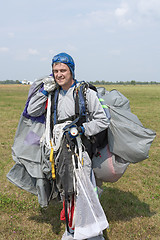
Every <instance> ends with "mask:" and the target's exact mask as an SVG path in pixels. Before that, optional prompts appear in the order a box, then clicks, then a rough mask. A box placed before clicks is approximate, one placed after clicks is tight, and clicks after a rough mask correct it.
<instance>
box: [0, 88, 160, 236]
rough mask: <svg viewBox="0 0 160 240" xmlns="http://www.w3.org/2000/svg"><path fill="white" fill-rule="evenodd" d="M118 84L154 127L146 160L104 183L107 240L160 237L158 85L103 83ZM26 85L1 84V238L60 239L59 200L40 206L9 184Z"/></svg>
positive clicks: (33, 199)
mask: <svg viewBox="0 0 160 240" xmlns="http://www.w3.org/2000/svg"><path fill="white" fill-rule="evenodd" d="M105 87H106V89H107V90H111V89H113V88H116V89H117V90H119V91H120V92H121V93H122V94H124V95H125V96H126V97H127V98H128V99H129V100H130V106H131V109H132V112H133V113H134V114H136V115H137V116H138V117H139V119H140V120H141V122H142V123H143V125H144V126H145V127H147V128H151V129H153V130H155V131H156V133H157V136H156V138H155V140H154V142H153V144H152V146H151V149H150V154H149V159H147V160H145V161H143V162H140V163H137V164H134V165H133V164H132V165H130V166H129V167H128V169H127V171H126V172H125V174H124V175H123V177H122V178H121V179H120V180H119V181H118V182H116V183H104V184H103V190H104V191H103V194H102V197H101V203H102V206H103V208H104V211H105V213H106V216H107V218H108V221H109V224H110V228H109V230H108V231H106V232H105V237H106V239H110V240H121V239H122V240H124V239H125V240H126V239H127V240H130V239H131V240H132V239H139V240H141V239H142V240H146V239H153V240H155V239H156V240H158V239H160V204H159V203H160V110H159V105H160V86H159V85H142V86H139V85H135V86H125V85H124V86H123V85H122V86H120V85H117V86H115V85H114V86H105ZM28 90H29V86H22V85H0V124H1V128H0V129H1V130H0V153H1V161H0V176H1V177H0V239H2V240H6V239H7V240H13V239H14V240H27V239H29V240H30V239H33V240H35V239H40V240H47V239H52V240H59V239H61V236H62V234H63V232H64V229H65V225H64V224H63V223H61V222H60V220H59V214H60V211H61V204H58V203H56V204H53V203H51V204H50V206H49V207H48V208H47V209H46V210H44V209H41V208H40V207H39V204H38V200H37V197H36V196H34V195H32V194H30V193H27V192H25V191H24V190H21V189H19V188H17V187H16V186H14V185H13V184H11V183H10V182H8V180H7V179H6V174H7V173H8V171H9V170H10V168H11V167H12V166H13V165H14V162H13V160H12V157H11V146H12V144H13V141H14V135H15V131H16V128H17V125H18V121H19V118H20V115H21V112H22V111H23V108H24V105H25V101H26V99H27V95H28Z"/></svg>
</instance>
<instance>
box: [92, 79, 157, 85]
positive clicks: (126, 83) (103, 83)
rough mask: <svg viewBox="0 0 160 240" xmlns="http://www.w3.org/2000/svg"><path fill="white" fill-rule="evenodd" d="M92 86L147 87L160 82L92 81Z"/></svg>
mask: <svg viewBox="0 0 160 240" xmlns="http://www.w3.org/2000/svg"><path fill="white" fill-rule="evenodd" d="M90 83H91V84H93V85H114V84H115V85H136V84H138V85H147V84H160V82H156V81H150V82H140V81H135V80H132V81H127V82H123V81H116V82H108V81H104V80H102V81H98V80H97V81H95V82H92V81H90Z"/></svg>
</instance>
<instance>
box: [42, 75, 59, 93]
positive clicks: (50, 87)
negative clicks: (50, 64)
mask: <svg viewBox="0 0 160 240" xmlns="http://www.w3.org/2000/svg"><path fill="white" fill-rule="evenodd" d="M43 83H44V90H45V91H47V92H48V93H50V92H52V91H54V90H55V88H56V83H55V81H54V78H53V77H52V76H48V77H45V78H44V79H43Z"/></svg>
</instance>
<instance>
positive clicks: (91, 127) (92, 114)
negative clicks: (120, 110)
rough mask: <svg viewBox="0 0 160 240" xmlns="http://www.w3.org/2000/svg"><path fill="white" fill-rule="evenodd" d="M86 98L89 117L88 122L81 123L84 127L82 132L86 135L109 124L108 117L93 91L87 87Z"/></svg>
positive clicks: (92, 133)
mask: <svg viewBox="0 0 160 240" xmlns="http://www.w3.org/2000/svg"><path fill="white" fill-rule="evenodd" d="M86 100H87V105H88V111H89V118H90V119H89V121H88V122H85V123H83V127H84V129H85V133H84V134H85V135H86V136H92V135H95V134H97V133H99V132H102V131H103V130H105V129H107V128H108V126H109V119H108V118H107V116H106V114H105V112H104V110H103V108H102V105H101V103H100V102H99V99H98V96H97V93H96V92H95V91H93V90H92V89H88V91H87V94H86Z"/></svg>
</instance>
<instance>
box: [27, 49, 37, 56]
mask: <svg viewBox="0 0 160 240" xmlns="http://www.w3.org/2000/svg"><path fill="white" fill-rule="evenodd" d="M28 54H29V55H38V54H39V52H38V51H37V49H32V48H29V49H28Z"/></svg>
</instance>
